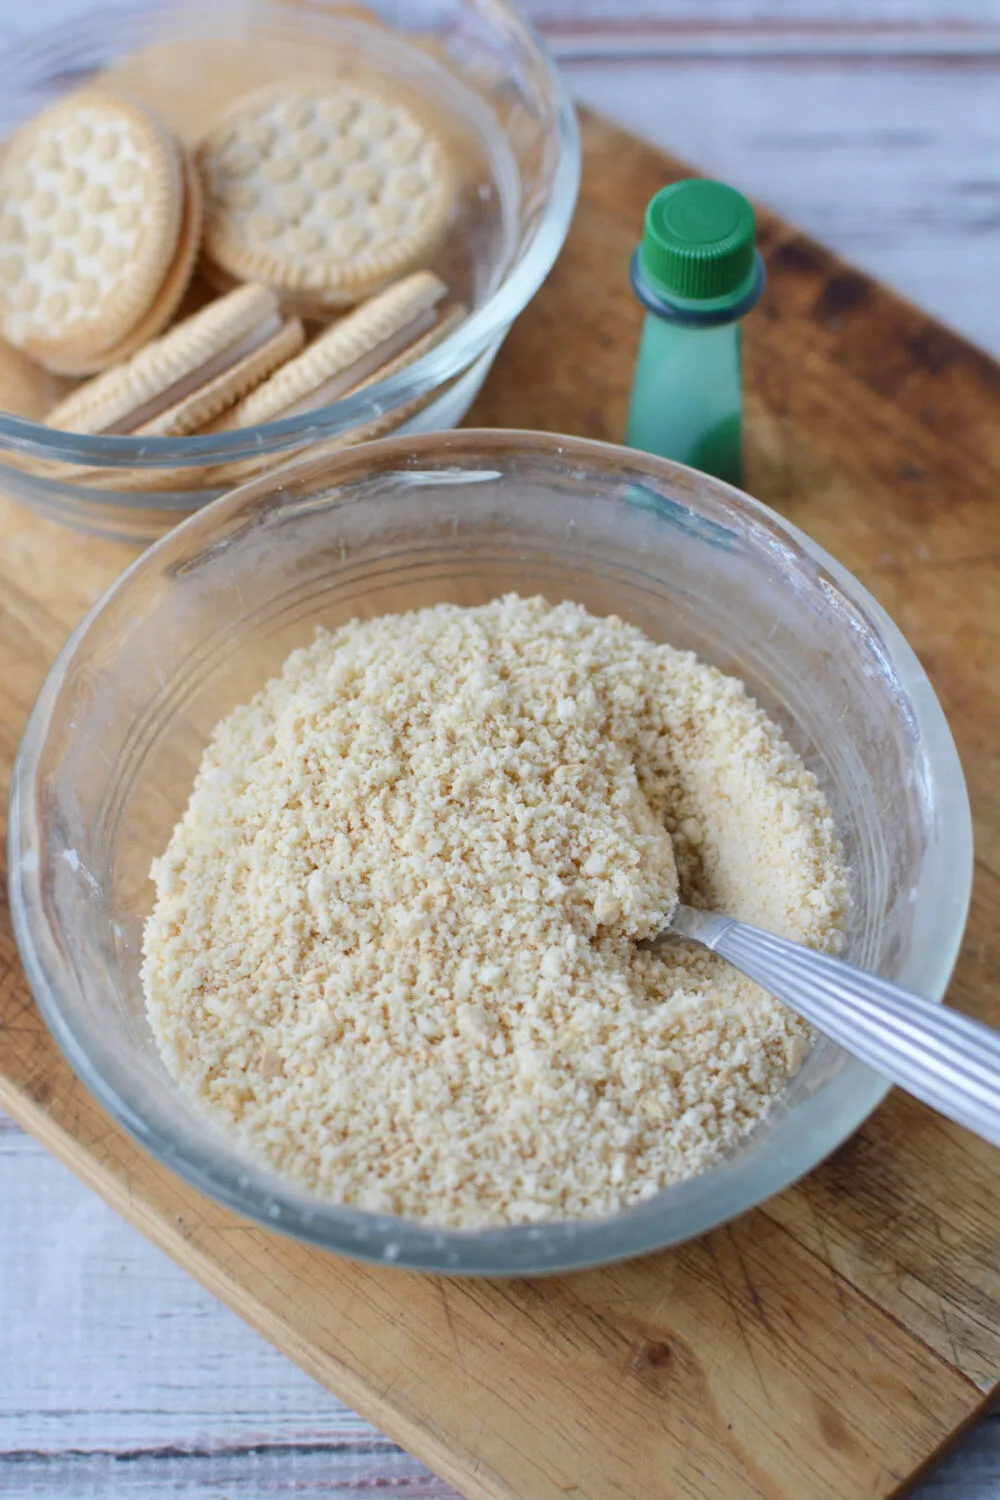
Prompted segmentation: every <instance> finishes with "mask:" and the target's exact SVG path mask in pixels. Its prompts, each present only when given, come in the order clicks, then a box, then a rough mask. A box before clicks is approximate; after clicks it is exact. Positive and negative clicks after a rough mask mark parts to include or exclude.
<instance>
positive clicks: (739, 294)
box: [625, 178, 764, 484]
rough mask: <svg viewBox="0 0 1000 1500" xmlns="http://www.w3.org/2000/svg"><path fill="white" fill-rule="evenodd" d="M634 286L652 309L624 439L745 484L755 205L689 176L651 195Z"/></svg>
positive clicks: (755, 287)
mask: <svg viewBox="0 0 1000 1500" xmlns="http://www.w3.org/2000/svg"><path fill="white" fill-rule="evenodd" d="M632 288H633V290H634V292H635V294H636V296H637V297H638V298H639V301H640V302H641V303H642V305H643V307H645V309H646V320H645V323H644V324H643V329H642V340H641V343H640V345H639V359H638V363H637V364H636V370H635V380H634V382H633V385H632V400H631V403H630V405H629V413H628V427H627V429H626V434H625V441H626V443H627V444H628V445H629V447H631V448H642V449H644V450H645V451H646V452H647V453H659V454H661V455H662V456H663V457H664V458H675V459H678V460H679V461H680V462H681V463H685V464H690V465H691V466H692V467H693V468H695V469H703V470H704V471H705V472H706V473H708V474H715V475H717V477H718V478H719V479H726V480H728V481H729V482H730V483H731V484H739V483H740V482H741V477H742V469H743V462H742V459H743V454H742V433H741V428H742V420H741V418H742V368H741V353H740V319H741V318H742V317H743V316H744V314H745V313H748V312H749V311H750V309H751V308H752V307H753V306H754V304H755V303H756V301H757V299H758V298H759V296H760V294H761V292H762V291H763V289H764V263H763V261H762V260H761V257H760V254H759V253H758V251H757V250H756V248H755V245H754V216H753V209H752V208H751V206H750V204H749V203H748V202H747V200H746V198H744V196H743V194H742V193H738V192H737V191H736V189H735V188H731V187H727V186H726V184H725V183H723V182H708V181H703V180H702V179H700V178H689V179H685V180H684V181H683V182H673V183H671V185H670V186H669V187H665V188H664V189H663V190H662V191H661V192H659V193H657V194H656V197H655V198H653V199H651V200H650V203H649V207H648V208H647V209H646V224H645V230H644V233H643V237H642V243H641V245H640V246H639V248H638V249H637V250H636V252H635V255H634V256H633V257H632Z"/></svg>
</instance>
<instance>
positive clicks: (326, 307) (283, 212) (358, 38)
mask: <svg viewBox="0 0 1000 1500" xmlns="http://www.w3.org/2000/svg"><path fill="white" fill-rule="evenodd" d="M0 136H2V137H3V139H4V143H5V145H4V152H3V155H2V158H0V489H2V491H3V492H4V493H6V494H8V495H10V496H12V497H14V498H16V499H18V500H20V501H23V502H25V503H27V504H29V505H31V506H33V507H34V508H36V509H37V510H40V511H42V512H43V513H45V514H48V515H51V516H53V517H55V518H56V519H59V520H62V521H65V522H68V523H70V524H72V525H75V526H78V527H81V528H83V529H86V530H89V531H92V532H96V533H99V534H104V535H108V536H115V537H120V538H125V539H129V540H135V541H140V542H143V541H148V540H150V539H152V538H153V537H155V536H157V535H159V534H160V533H161V532H162V531H163V530H165V529H166V528H167V527H168V526H170V525H172V524H174V523H175V522H176V521H177V520H178V519H179V518H180V517H181V516H182V515H183V514H185V513H187V512H189V511H191V510H194V509H198V508H199V507H200V506H202V505H203V504H205V503H206V502H207V501H208V500H210V499H213V498H214V497H215V496H217V495H218V494H220V493H222V492H223V491H225V490H227V489H229V488H232V487H233V486H234V485H236V484H240V483H242V482H244V481H245V480H247V479H250V478H252V477H254V476H255V475H258V474H260V473H263V472H266V471H267V470H268V469H270V468H273V467H276V466H277V465H278V464H280V463H283V462H285V461H287V460H288V459H289V458H290V457H292V456H294V455H296V454H298V453H300V452H304V451H305V450H307V449H308V450H310V451H314V450H316V449H321V450H323V451H330V452H332V451H335V450H336V449H339V448H341V447H345V446H348V445H351V444H353V443H356V442H360V441H363V440H365V439H369V438H371V437H375V436H380V435H382V434H384V433H387V432H391V431H395V430H402V431H407V432H409V431H413V432H419V431H429V430H438V429H441V428H446V427H450V426H453V425H455V424H456V423H457V422H458V421H459V420H460V419H461V418H462V417H463V416H464V414H465V412H466V411H467V410H468V408H469V406H470V405H471V403H472V401H473V399H474V397H475V395H476V393H477V391H478V390H479V387H480V386H481V384H482V382H483V380H484V379H485V376H486V373H487V371H488V370H489V367H490V364H491V362H492V360H493V358H494V356H495V354H496V351H497V349H498V348H499V345H500V343H501V342H502V340H503V338H504V335H505V334H506V332H507V330H508V328H509V327H510V324H511V322H512V321H513V319H514V318H515V317H516V316H517V315H518V313H519V312H520V311H521V310H522V309H523V308H524V306H525V305H526V303H527V302H528V301H529V299H530V298H531V297H532V296H533V295H534V293H535V291H536V290H537V288H538V286H539V285H540V283H541V282H542V280H543V279H544V277H545V276H546V274H547V273H548V271H549V269H550V267H551V266H552V263H553V261H554V260H555V258H556V256H557V254H558V253H559V250H560V248H561V246H562V243H563V241H564V239H565V237H566V233H567V230H568V227H569V222H570V218H571V216H572V212H573V207H574V204H575V199H576V191H577V187H578V182H579V143H578V139H577V132H576V123H575V118H574V115H573V110H572V106H571V104H570V102H569V100H568V98H567V96H566V94H565V91H564V90H563V87H562V85H561V83H560V81H559V78H558V75H557V74H556V73H555V71H554V69H553V67H552V64H551V62H550V61H549V59H548V58H547V56H546V54H545V52H544V49H543V48H542V47H541V45H540V44H539V42H538V41H537V39H536V38H535V36H534V35H533V33H532V32H531V29H530V28H529V27H528V26H527V25H526V24H525V23H524V22H523V21H522V20H521V18H520V16H519V15H518V13H517V11H516V10H515V9H514V7H513V6H511V5H508V4H506V3H503V0H437V3H435V4H434V5H425V4H422V3H421V4H414V3H412V0H372V3H370V4H366V5H348V4H345V5H339V4H330V5H307V4H293V3H284V0H260V3H255V0H223V3H221V4H214V5H212V6H211V7H206V6H201V7H197V6H195V5H192V4H188V3H168V4H147V5H139V6H137V7H134V8H133V7H129V8H127V9H118V8H116V9H115V10H114V11H110V10H101V9H95V10H94V11H92V12H91V13H89V14H88V15H87V16H85V17H81V18H80V19H78V20H76V21H73V22H71V23H69V24H67V25H64V26H59V27H55V28H52V29H50V30H49V31H47V32H44V33H42V34H41V35H40V36H37V37H34V38H32V39H30V40H29V41H27V42H24V43H21V44H19V45H18V46H17V47H15V48H12V49H10V50H9V51H8V52H6V53H5V54H4V56H3V58H2V60H0Z"/></svg>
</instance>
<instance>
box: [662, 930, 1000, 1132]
mask: <svg viewBox="0 0 1000 1500" xmlns="http://www.w3.org/2000/svg"><path fill="white" fill-rule="evenodd" d="M687 915H688V913H687V912H686V911H685V912H684V913H683V916H682V917H681V920H676V919H675V922H674V929H675V931H677V932H678V933H679V934H684V933H685V926H687V929H688V930H687V933H686V935H687V936H689V937H694V938H696V939H697V940H698V941H699V942H701V943H704V944H705V946H706V947H709V948H711V949H713V951H714V952H716V953H718V954H721V956H722V957H723V958H726V959H728V960H729V962H730V963H731V964H735V966H736V967H737V968H738V969H741V970H742V971H743V973H744V974H746V975H747V976H748V977H749V978H750V979H755V980H756V981H757V983H758V984H760V985H763V987H764V988H765V989H766V990H770V991H771V993H772V994H773V995H775V996H777V998H778V999H779V1000H782V1001H784V1002H785V1004H787V1005H789V1006H791V1008H792V1009H793V1010H795V1011H797V1012H798V1013H799V1015H800V1016H804V1017H805V1018H806V1020H807V1021H811V1022H812V1023H813V1025H814V1026H816V1027H817V1029H818V1030H820V1031H823V1032H825V1033H826V1035H827V1036H829V1037H832V1038H833V1040H834V1041H835V1042H839V1043H840V1045H841V1046H842V1047H844V1048H846V1049H847V1051H848V1052H853V1054H854V1056H855V1057H858V1058H860V1059H861V1061H862V1062H865V1063H867V1064H868V1065H869V1067H871V1068H874V1069H875V1071H876V1072H877V1073H881V1074H882V1075H883V1076H884V1077H885V1078H891V1079H892V1081H893V1082H894V1083H898V1084H900V1085H901V1086H902V1087H903V1088H904V1089H907V1090H908V1091H909V1092H910V1093H911V1094H915V1095H916V1096H917V1098H918V1099H923V1100H924V1102H925V1103H926V1104H930V1105H931V1106H932V1107H933V1108H934V1109H937V1110H940V1112H941V1113H942V1114H944V1115H947V1116H948V1117H949V1118H950V1119H952V1120H957V1121H958V1123H959V1124H960V1125H965V1126H966V1127H967V1128H968V1129H969V1130H972V1131H975V1133H976V1134H977V1135H980V1136H982V1137H983V1139H984V1140H987V1141H990V1142H992V1144H993V1145H995V1146H998V1145H1000V1032H996V1031H993V1030H991V1028H990V1027H988V1026H983V1025H981V1024H980V1023H979V1022H978V1021H972V1020H970V1019H969V1017H968V1016H963V1015H962V1014H961V1013H960V1012H958V1011H954V1010H949V1009H947V1008H946V1007H945V1006H941V1005H934V1004H932V1003H931V1002H930V1001H929V1000H924V999H923V998H922V997H921V996H919V995H914V994H911V993H910V991H909V990H904V989H902V988H900V986H899V985H896V984H891V983H890V982H889V981H888V980H886V979H879V978H877V977H876V975H874V974H868V973H866V972H865V971H864V970H863V969H856V968H855V967H854V965H853V964H846V963H842V962H841V961H840V960H839V959H836V958H830V957H829V956H828V955H827V954H825V953H814V952H813V951H812V950H811V949H809V948H802V947H800V946H799V945H798V944H797V943H790V942H786V941H785V939H784V938H779V937H775V936H774V935H773V934H772V933H769V932H762V931H761V930H760V929H759V928H757V927H750V926H748V925H747V924H746V923H743V922H736V921H733V920H731V919H730V918H726V917H709V916H708V914H707V913H702V912H692V913H691V914H690V916H691V918H692V919H693V920H690V921H689V922H687V923H685V921H684V920H683V917H686V916H687ZM699 919H700V920H699Z"/></svg>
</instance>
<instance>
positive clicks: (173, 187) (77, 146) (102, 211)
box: [0, 90, 185, 372]
mask: <svg viewBox="0 0 1000 1500" xmlns="http://www.w3.org/2000/svg"><path fill="white" fill-rule="evenodd" d="M184 201H185V189H184V171H183V163H182V156H181V150H180V146H179V144H178V142H177V140H176V138H175V137H174V135H173V133H172V132H171V131H170V130H169V129H168V128H167V126H166V125H164V124H163V123H162V121H160V120H159V118H158V117H157V116H156V115H155V114H154V113H153V112H152V111H151V110H149V109H146V108H144V107H142V106H140V105H138V104H135V103H132V102H131V101H128V100H125V99H118V98H115V97H114V96H112V95H110V94H104V93H101V92H100V91H98V90H92V91H87V92H84V93H82V94H76V95H73V96H72V97H70V98H68V99H65V100H62V101H60V102H59V103H58V104H54V105H52V106H51V107H50V108H49V109H47V110H44V111H43V112H42V114H40V115H39V116H38V117H37V118H36V119H34V120H33V121H31V123H30V124H28V125H26V126H25V127H24V128H23V129H22V130H20V131H19V132H18V134H17V135H16V136H15V137H14V139H13V141H12V142H11V144H10V148H9V150H8V152H7V154H6V156H5V157H4V160H3V163H2V165H0V245H2V247H3V248H2V252H0V329H2V332H3V334H4V336H5V337H6V338H7V339H8V340H9V341H10V342H11V343H12V344H14V345H15V346H16V347H17V348H20V349H23V350H24V351H25V353H27V354H30V355H31V356H32V358H34V359H37V360H38V361H39V362H40V363H41V364H44V365H46V367H47V368H49V369H55V370H60V371H70V372H73V371H79V370H84V369H94V368H98V367H100V364H101V361H102V357H103V356H105V355H106V353H107V351H109V350H113V349H115V347H116V346H118V345H120V344H121V343H122V341H123V340H124V339H125V338H126V337H127V336H128V335H129V334H130V333H131V332H132V330H133V329H134V328H135V327H136V325H137V324H138V322H139V321H140V319H141V318H143V316H144V315H145V314H146V313H147V311H148V310H149V308H150V306H151V305H152V304H153V302H154V301H155V300H156V297H157V295H158V293H159V292H160V290H161V288H162V287H163V284H164V281H165V279H166V277H167V274H168V272H169V271H170V268H171V266H172V264H173V262H174V258H175V255H176V253H177V248H178V242H179V239H180V235H181V227H182V221H183V215H184Z"/></svg>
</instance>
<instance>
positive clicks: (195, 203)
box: [59, 155, 204, 375]
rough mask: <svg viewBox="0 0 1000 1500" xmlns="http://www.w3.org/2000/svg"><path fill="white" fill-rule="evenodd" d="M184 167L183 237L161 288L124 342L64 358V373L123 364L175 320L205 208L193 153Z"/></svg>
mask: <svg viewBox="0 0 1000 1500" xmlns="http://www.w3.org/2000/svg"><path fill="white" fill-rule="evenodd" d="M183 168H184V184H185V191H184V211H183V215H182V217H181V232H180V238H179V239H178V241H177V249H176V250H175V252H174V258H173V260H172V261H171V263H170V267H169V269H168V271H167V274H166V276H165V277H164V280H163V284H162V286H161V287H160V290H159V291H158V292H157V294H156V296H155V298H154V299H153V301H152V302H151V304H150V306H149V308H148V309H147V311H146V312H145V313H143V315H142V317H141V318H140V319H139V321H138V323H137V324H136V325H135V327H134V328H132V329H131V330H130V331H129V333H127V334H126V336H125V338H123V339H122V340H121V342H120V343H118V344H115V346H114V347H113V348H111V349H106V350H105V351H104V353H103V354H101V355H99V356H91V358H90V359H89V360H88V361H84V362H80V361H74V360H73V359H70V358H63V359H62V360H61V362H60V364H59V371H60V373H62V374H64V375H90V374H93V373H94V372H95V371H100V370H106V369H108V368H109V367H110V366H111V365H117V364H121V362H122V360H125V359H128V358H129V356H130V355H132V354H134V353H135V352H136V350H137V349H141V348H142V347H143V345H144V344H148V343H149V341H150V339H155V338H156V336H157V335H158V334H160V333H162V332H163V330H164V329H165V328H166V327H167V325H168V324H169V323H170V322H171V320H172V319H173V317H174V314H175V313H176V312H177V309H178V307H180V305H181V302H182V300H183V298H184V294H185V292H186V291H187V289H188V286H189V285H190V282H191V277H192V275H193V273H194V268H195V265H196V263H197V260H198V250H199V248H200V245H201V229H202V222H203V210H204V196H203V194H202V190H201V178H200V177H199V176H198V171H197V168H196V167H195V165H194V162H193V160H192V159H191V158H190V157H189V156H186V155H185V156H184V159H183Z"/></svg>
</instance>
